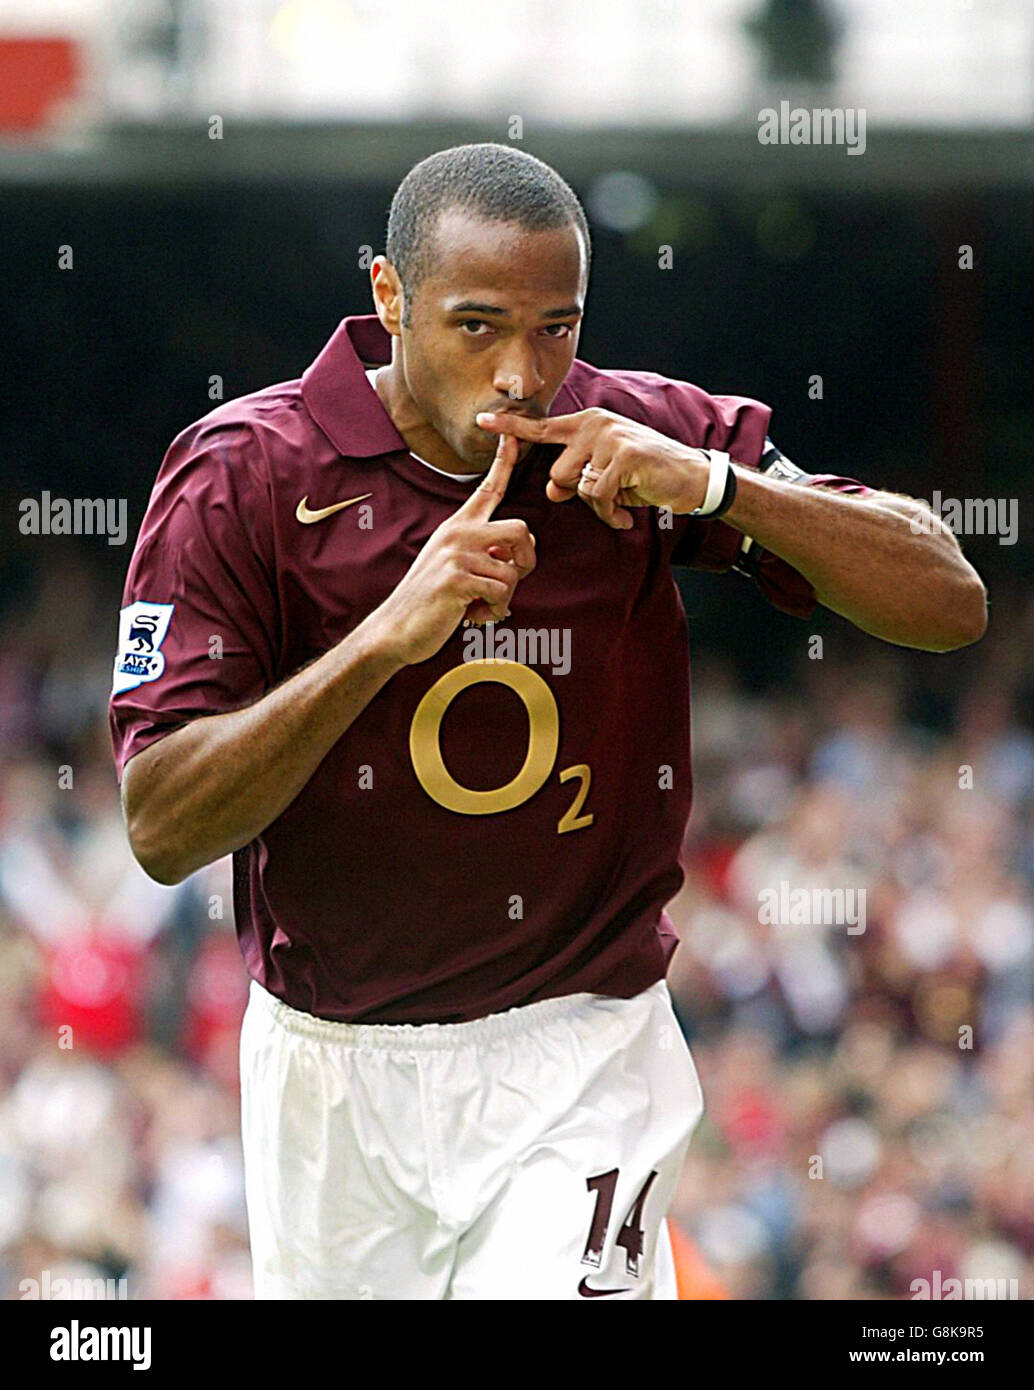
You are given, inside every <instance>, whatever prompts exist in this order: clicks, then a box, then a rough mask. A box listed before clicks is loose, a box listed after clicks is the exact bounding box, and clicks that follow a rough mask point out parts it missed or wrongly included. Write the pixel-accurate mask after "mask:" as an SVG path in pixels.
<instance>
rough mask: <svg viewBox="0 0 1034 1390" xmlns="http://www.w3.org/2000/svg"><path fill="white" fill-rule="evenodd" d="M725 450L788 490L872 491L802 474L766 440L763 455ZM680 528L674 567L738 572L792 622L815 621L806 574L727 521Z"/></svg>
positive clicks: (850, 481) (696, 521) (688, 520)
mask: <svg viewBox="0 0 1034 1390" xmlns="http://www.w3.org/2000/svg"><path fill="white" fill-rule="evenodd" d="M721 447H723V448H724V449H726V451H727V452H728V453H729V454H731V455H732V458H733V460H734V462H736V463H741V464H745V465H747V466H748V467H752V468H758V467H760V468H763V469H764V471H765V472H766V473H767V472H770V471H771V472H772V473H773V475H774V476H778V477H781V478H782V479H783V480H784V481H786V482H787V485H788V486H790V485H793V486H805V487H825V488H830V489H832V490H833V491H835V492H845V493H850V494H853V495H856V496H861V495H865V494H866V493H868V492H869V491H870V489H869V488H868V487H867V486H866V485H865V484H864V483H860V482H858V481H857V480H856V479H854V478H841V477H839V476H837V475H836V474H833V473H819V474H809V473H804V472H803V471H802V470H801V469H799V468H797V467H796V466H795V465H794V464H791V463H790V462H789V460H787V459H784V457H783V455H782V454H780V452H779V450H778V449H776V448H775V446H774V445H773V444H772V441H771V440H770V439H768V438H767V437H766V438H765V439H764V442H763V447H762V449H761V450H756V449H755V448H754V447H753V441H752V445H751V448H750V450H749V452H748V451H745V450H742V449H741V450H740V451H739V452H738V451H737V448H736V441H735V440H734V439H730V440H729V442H727V443H725V444H724V445H722V446H721ZM770 460H771V462H769V461H770ZM766 464H768V466H767V467H766ZM676 522H677V526H678V528H679V529H677V531H676V539H675V545H674V547H673V549H672V552H671V557H670V558H671V563H672V564H673V565H681V566H683V567H684V568H687V569H695V570H708V571H710V572H711V573H715V574H725V573H727V572H728V571H729V570H731V569H733V568H734V567H735V568H736V569H737V570H740V571H741V572H742V573H745V574H747V575H748V576H749V577H750V578H752V579H753V580H754V582H755V583H756V584H757V586H758V588H759V589H760V591H761V593H762V594H763V595H764V596H765V598H766V599H767V600H768V601H769V603H771V604H772V605H773V607H775V608H778V609H780V611H782V612H784V613H789V614H791V615H792V616H794V617H798V618H809V617H811V615H812V613H813V612H814V610H815V603H816V599H815V591H814V589H813V588H812V586H811V585H810V584H809V583H808V581H807V580H806V579H805V578H804V576H803V575H802V574H800V573H799V572H798V571H797V570H795V569H794V567H793V566H792V565H790V564H788V563H787V562H786V561H785V560H782V559H780V558H779V556H778V555H773V554H772V553H771V552H770V551H767V550H764V549H762V548H761V547H760V546H758V545H756V544H753V545H751V544H750V542H749V541H748V538H746V537H744V535H743V533H742V532H740V531H737V530H736V529H735V528H734V527H732V526H729V525H727V524H726V523H725V522H723V521H708V520H706V519H700V518H693V517H679V518H677V519H676ZM745 544H746V545H747V546H749V552H748V553H749V564H748V565H744V564H743V560H744V548H745Z"/></svg>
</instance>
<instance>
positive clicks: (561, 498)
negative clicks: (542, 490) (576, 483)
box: [546, 478, 578, 502]
mask: <svg viewBox="0 0 1034 1390" xmlns="http://www.w3.org/2000/svg"><path fill="white" fill-rule="evenodd" d="M546 496H547V497H548V498H549V500H550V501H551V502H570V500H571V498H572V497H577V496H578V489H577V488H576V487H561V486H560V484H559V483H555V482H554V481H553V479H552V478H550V480H549V482H548V483H547V484H546Z"/></svg>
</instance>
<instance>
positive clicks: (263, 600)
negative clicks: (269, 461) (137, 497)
mask: <svg viewBox="0 0 1034 1390" xmlns="http://www.w3.org/2000/svg"><path fill="white" fill-rule="evenodd" d="M268 476H269V475H268V470H267V468H266V462H265V458H264V455H263V452H262V449H261V444H260V442H259V440H258V439H257V438H256V436H255V434H254V433H253V432H252V430H251V429H249V428H246V427H244V426H240V425H222V424H220V425H212V424H210V425H207V426H206V425H205V424H204V422H201V423H200V424H199V425H194V426H191V428H190V429H188V430H186V431H184V433H183V434H181V435H180V436H179V437H178V438H177V439H176V440H175V441H174V442H173V444H172V445H171V447H170V449H169V451H168V453H167V454H166V456H165V459H164V462H163V463H162V467H161V470H160V472H159V474H158V478H157V481H156V482H155V485H154V489H153V491H152V493H151V498H150V501H149V503H148V506H147V511H146V513H145V515H144V520H143V523H142V525H141V528H140V534H139V536H138V538H137V542H136V546H135V548H134V551H133V557H132V560H131V561H130V566H129V573H128V575H127V578H126V584H125V589H124V592H123V599H122V611H121V613H120V616H119V635H118V652H117V655H116V658H115V669H114V680H113V683H112V695H111V702H110V706H109V722H110V728H111V736H112V742H113V745H114V750H115V765H116V769H117V772H118V776H119V778H120V779H121V777H122V772H123V769H124V768H125V765H126V763H127V762H128V761H129V759H130V758H132V757H133V756H134V755H135V754H136V753H139V752H140V751H141V750H142V749H144V748H146V747H148V746H149V745H150V744H152V743H154V742H156V741H157V740H158V739H160V738H162V737H164V736H165V735H166V734H169V733H171V732H172V731H173V730H174V729H176V728H179V727H181V726H182V725H183V724H185V723H188V722H189V721H190V720H192V719H196V718H199V717H200V716H202V715H208V714H221V713H225V712H226V711H228V710H232V709H240V708H242V707H243V706H245V705H248V704H251V703H253V702H254V701H255V700H257V699H259V698H260V697H261V696H262V695H263V694H265V693H266V691H268V690H269V689H270V688H271V687H272V685H273V684H274V678H275V673H276V671H277V666H278V650H279V646H280V641H279V630H280V624H279V606H278V602H277V590H276V580H275V574H276V569H275V564H274V561H273V534H272V520H271V518H272V511H271V505H270V495H269V484H268Z"/></svg>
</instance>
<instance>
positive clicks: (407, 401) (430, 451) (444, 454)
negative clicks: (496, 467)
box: [374, 340, 484, 476]
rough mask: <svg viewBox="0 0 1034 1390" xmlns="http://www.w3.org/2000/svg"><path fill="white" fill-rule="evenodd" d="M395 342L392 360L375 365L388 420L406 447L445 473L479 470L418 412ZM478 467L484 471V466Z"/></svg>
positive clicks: (379, 392)
mask: <svg viewBox="0 0 1034 1390" xmlns="http://www.w3.org/2000/svg"><path fill="white" fill-rule="evenodd" d="M397 349H398V345H397V343H396V342H395V341H394V340H392V344H391V361H390V362H389V363H388V365H387V366H386V367H381V368H379V369H378V372H377V377H376V381H375V383H374V385H375V386H376V389H377V395H378V396H379V397H380V402H381V405H383V406H384V409H385V410H386V411H387V412H388V414H389V415H390V416H391V422H392V424H393V425H394V426H395V428H396V429H397V430H398V432H399V434H400V435H401V436H402V438H403V439H404V440H405V441H406V448H407V449H409V451H410V452H411V453H414V454H417V455H419V457H420V458H422V459H425V460H426V461H427V462H428V463H430V464H433V465H434V467H435V468H440V469H442V471H443V472H445V473H456V474H464V473H465V474H467V475H468V476H469V475H470V474H471V473H474V472H476V471H478V470H476V469H474V468H472V467H471V466H470V464H469V463H465V462H464V461H463V459H461V458H460V456H459V455H458V454H456V453H454V452H453V450H452V449H450V448H449V446H448V444H446V442H445V440H444V439H443V438H442V437H441V435H440V434H439V433H438V431H437V430H436V429H435V428H434V426H433V425H430V424H429V423H428V422H427V420H425V419H424V417H423V415H421V413H420V410H419V408H418V406H417V404H416V401H414V399H413V397H412V396H411V395H410V393H409V387H408V386H407V385H406V378H405V376H404V374H403V371H402V363H401V361H400V359H399V354H398V350H397ZM480 471H482V472H483V471H484V470H483V469H482V470H480Z"/></svg>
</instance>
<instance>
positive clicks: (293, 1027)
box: [250, 980, 667, 1052]
mask: <svg viewBox="0 0 1034 1390" xmlns="http://www.w3.org/2000/svg"><path fill="white" fill-rule="evenodd" d="M658 989H660V990H663V991H664V992H665V993H667V986H666V985H665V982H664V981H663V980H658V981H657V983H656V984H653V985H651V986H650V988H649V989H647V990H644V991H643V993H642V994H640V995H637V996H636V999H643V998H644V997H647V996H651V995H653V994H654V993H656V992H657V991H658ZM250 999H251V1005H252V1006H253V1007H255V1008H259V1009H261V1010H262V1011H263V1012H264V1013H266V1014H268V1015H269V1017H270V1018H272V1019H273V1020H274V1022H275V1023H277V1024H278V1025H279V1027H281V1028H285V1029H287V1031H288V1032H291V1033H296V1034H298V1035H300V1036H301V1037H305V1038H313V1039H315V1040H316V1041H317V1042H325V1043H332V1044H334V1045H336V1046H338V1047H355V1048H361V1049H365V1050H370V1049H373V1050H375V1051H380V1052H436V1051H437V1052H442V1051H449V1050H452V1049H454V1048H460V1047H470V1046H478V1045H479V1044H482V1043H490V1042H494V1041H495V1039H496V1038H512V1037H518V1036H520V1034H522V1033H529V1032H533V1031H534V1030H536V1029H538V1028H542V1027H544V1026H545V1025H546V1024H549V1023H553V1022H556V1021H557V1020H558V1019H563V1018H570V1017H571V1016H572V1015H574V1014H577V1013H581V1012H584V1010H585V1008H586V1005H587V1004H592V1003H595V1004H604V1005H606V1004H615V1005H623V1006H624V1007H625V1008H628V1007H630V1006H632V1005H634V1004H635V1002H636V1001H635V999H616V998H611V997H610V996H609V995H602V994H565V995H562V996H560V997H558V998H556V999H541V1000H539V1001H538V1002H537V1003H535V1004H523V1005H521V1006H520V1007H519V1008H515V1009H507V1010H506V1011H505V1012H504V1013H501V1014H489V1015H488V1016H487V1017H485V1018H475V1019H472V1020H471V1021H470V1022H469V1023H337V1022H335V1021H334V1020H333V1019H329V1018H315V1017H314V1016H313V1015H312V1014H306V1013H302V1012H301V1011H300V1010H298V1009H292V1008H291V1006H290V1005H289V1004H285V1003H284V1002H283V1000H282V999H277V998H276V996H275V995H273V994H270V993H269V991H268V990H266V989H263V988H262V986H261V985H260V984H259V983H258V982H257V981H256V980H252V982H251V995H250Z"/></svg>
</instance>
